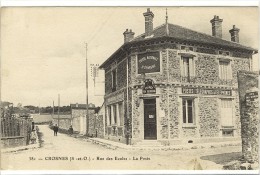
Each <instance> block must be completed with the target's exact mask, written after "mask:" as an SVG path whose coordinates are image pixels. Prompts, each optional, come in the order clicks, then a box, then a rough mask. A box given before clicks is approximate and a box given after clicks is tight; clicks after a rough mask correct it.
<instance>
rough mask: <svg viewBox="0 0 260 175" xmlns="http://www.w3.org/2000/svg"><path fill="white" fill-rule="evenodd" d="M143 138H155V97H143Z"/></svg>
mask: <svg viewBox="0 0 260 175" xmlns="http://www.w3.org/2000/svg"><path fill="white" fill-rule="evenodd" d="M144 139H148V140H156V139H157V126H156V100H155V98H153V99H144Z"/></svg>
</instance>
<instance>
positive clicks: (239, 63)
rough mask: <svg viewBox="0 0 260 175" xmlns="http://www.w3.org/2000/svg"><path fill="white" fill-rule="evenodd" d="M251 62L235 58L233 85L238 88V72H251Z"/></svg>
mask: <svg viewBox="0 0 260 175" xmlns="http://www.w3.org/2000/svg"><path fill="white" fill-rule="evenodd" d="M249 64H250V60H249V59H245V58H234V61H233V64H232V76H233V85H234V86H237V83H238V81H237V77H238V76H237V73H238V71H242V70H245V71H248V70H249Z"/></svg>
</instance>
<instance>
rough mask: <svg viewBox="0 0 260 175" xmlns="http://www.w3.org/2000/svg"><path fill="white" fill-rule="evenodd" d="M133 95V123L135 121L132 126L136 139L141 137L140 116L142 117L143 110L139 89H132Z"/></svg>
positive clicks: (133, 136)
mask: <svg viewBox="0 0 260 175" xmlns="http://www.w3.org/2000/svg"><path fill="white" fill-rule="evenodd" d="M132 93H133V94H132V97H133V103H132V105H133V111H132V123H133V128H132V134H133V135H132V138H135V139H140V133H141V126H140V125H141V123H140V118H141V111H143V110H142V109H141V107H140V99H139V97H138V90H137V89H133V90H132Z"/></svg>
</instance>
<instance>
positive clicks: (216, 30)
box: [210, 15, 223, 38]
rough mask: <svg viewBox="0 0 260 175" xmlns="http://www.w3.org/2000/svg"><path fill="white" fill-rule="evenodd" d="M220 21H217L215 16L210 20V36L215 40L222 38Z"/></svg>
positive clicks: (217, 17) (217, 18)
mask: <svg viewBox="0 0 260 175" xmlns="http://www.w3.org/2000/svg"><path fill="white" fill-rule="evenodd" d="M222 21H223V19H219V16H216V15H215V16H214V18H213V19H212V20H210V22H211V24H212V35H213V36H215V37H217V38H222Z"/></svg>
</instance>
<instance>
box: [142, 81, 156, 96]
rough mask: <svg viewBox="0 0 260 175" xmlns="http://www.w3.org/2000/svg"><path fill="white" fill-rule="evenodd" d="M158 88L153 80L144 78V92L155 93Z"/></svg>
mask: <svg viewBox="0 0 260 175" xmlns="http://www.w3.org/2000/svg"><path fill="white" fill-rule="evenodd" d="M155 93H156V88H155V86H154V84H153V80H151V79H146V80H144V87H143V94H155Z"/></svg>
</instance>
